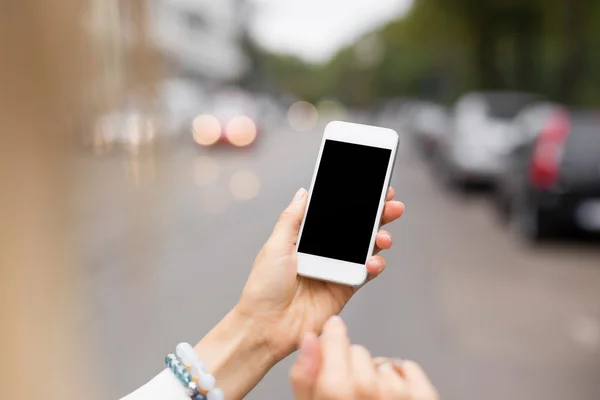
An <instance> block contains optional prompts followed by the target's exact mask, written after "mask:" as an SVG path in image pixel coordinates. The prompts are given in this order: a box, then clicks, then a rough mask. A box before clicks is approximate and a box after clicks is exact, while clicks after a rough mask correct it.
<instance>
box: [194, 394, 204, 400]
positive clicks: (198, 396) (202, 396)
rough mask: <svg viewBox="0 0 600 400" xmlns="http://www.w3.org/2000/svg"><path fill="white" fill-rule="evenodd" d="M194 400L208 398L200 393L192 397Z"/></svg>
mask: <svg viewBox="0 0 600 400" xmlns="http://www.w3.org/2000/svg"><path fill="white" fill-rule="evenodd" d="M192 400H206V396H205V395H203V394H202V393H198V394H197V395H195V396H194V397H192Z"/></svg>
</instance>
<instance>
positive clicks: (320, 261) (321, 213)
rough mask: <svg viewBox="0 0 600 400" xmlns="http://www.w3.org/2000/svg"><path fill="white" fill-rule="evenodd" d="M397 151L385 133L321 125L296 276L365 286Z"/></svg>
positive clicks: (390, 132) (387, 131) (389, 133)
mask: <svg viewBox="0 0 600 400" xmlns="http://www.w3.org/2000/svg"><path fill="white" fill-rule="evenodd" d="M397 148H398V134H397V133H396V132H395V131H393V130H391V129H386V128H378V127H374V126H367V125H359V124H352V123H348V122H340V121H334V122H331V123H329V124H328V125H327V127H326V128H325V133H324V135H323V141H322V143H321V148H320V150H319V156H318V158H317V166H316V168H315V172H314V174H313V178H312V183H311V185H310V190H309V194H308V207H307V209H306V213H305V214H304V220H303V221H302V225H301V227H300V233H299V236H298V241H297V244H296V246H297V253H298V274H299V275H302V276H306V277H309V278H314V279H320V280H326V281H332V282H337V283H340V284H344V285H350V286H358V285H361V284H363V283H364V282H365V280H366V279H367V267H366V263H367V259H368V258H369V257H370V256H371V255H372V254H373V247H374V245H375V236H376V235H377V231H378V229H379V226H380V219H381V214H382V212H383V206H384V203H385V197H386V194H387V190H388V187H389V185H390V180H391V177H392V171H393V169H394V160H395V159H396V151H397Z"/></svg>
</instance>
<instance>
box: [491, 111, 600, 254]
mask: <svg viewBox="0 0 600 400" xmlns="http://www.w3.org/2000/svg"><path fill="white" fill-rule="evenodd" d="M515 129H516V130H517V131H519V132H520V137H522V138H523V140H522V141H521V143H519V144H518V145H516V146H515V147H514V149H513V150H512V151H511V153H510V155H509V163H508V167H507V168H506V169H505V171H504V173H503V174H502V176H501V179H500V181H499V182H500V183H499V185H498V194H497V199H498V200H497V204H498V206H499V209H500V210H501V212H503V213H504V215H506V216H507V217H508V218H507V219H508V220H509V221H510V222H511V226H513V227H514V229H515V231H516V232H517V233H518V234H519V235H520V236H521V237H523V238H524V239H526V240H528V241H532V242H536V241H540V240H543V239H548V238H551V237H554V236H557V235H561V234H565V233H567V232H570V231H573V230H584V231H590V232H600V113H598V112H589V111H580V110H566V109H562V108H554V109H552V108H544V107H540V108H534V109H531V110H529V111H528V112H526V113H524V114H522V115H521V116H520V117H519V118H518V119H516V120H515Z"/></svg>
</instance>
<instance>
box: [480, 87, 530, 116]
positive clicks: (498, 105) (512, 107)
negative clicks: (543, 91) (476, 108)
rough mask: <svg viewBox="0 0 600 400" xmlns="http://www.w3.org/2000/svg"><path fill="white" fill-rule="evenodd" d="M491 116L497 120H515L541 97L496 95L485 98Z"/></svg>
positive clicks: (488, 95) (514, 94)
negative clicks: (524, 109)
mask: <svg viewBox="0 0 600 400" xmlns="http://www.w3.org/2000/svg"><path fill="white" fill-rule="evenodd" d="M484 99H485V102H486V103H487V106H488V113H489V116H490V117H492V118H496V119H503V120H509V119H513V118H514V117H515V116H516V115H517V114H518V113H519V112H520V111H521V110H522V109H523V108H525V107H527V106H528V105H530V104H532V103H534V102H536V101H539V97H537V96H535V95H532V94H526V93H495V94H487V95H485V96H484Z"/></svg>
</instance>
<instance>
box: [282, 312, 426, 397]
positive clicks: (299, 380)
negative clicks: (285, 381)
mask: <svg viewBox="0 0 600 400" xmlns="http://www.w3.org/2000/svg"><path fill="white" fill-rule="evenodd" d="M290 378H291V380H292V385H293V387H294V392H295V398H296V400H348V399H350V400H437V399H438V395H437V392H436V390H435V388H434V387H433V386H432V384H431V383H430V382H429V379H428V378H427V376H426V375H425V373H424V372H423V370H422V369H421V368H420V367H419V366H418V365H417V364H415V363H413V362H411V361H402V362H396V361H391V360H390V361H385V360H384V361H382V360H381V359H378V360H373V358H372V357H371V355H370V354H369V352H368V351H367V350H366V349H365V348H364V347H362V346H357V345H351V344H350V340H349V338H348V333H347V329H346V325H345V324H344V322H343V321H342V319H341V318H340V317H337V316H335V317H332V318H331V319H329V321H327V323H326V324H325V328H324V330H323V334H322V335H321V337H320V338H317V336H316V335H315V334H314V333H307V334H305V336H304V338H303V340H302V343H301V345H300V352H299V355H298V358H297V359H296V362H295V364H294V366H293V367H292V370H291V372H290Z"/></svg>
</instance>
